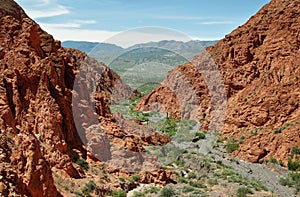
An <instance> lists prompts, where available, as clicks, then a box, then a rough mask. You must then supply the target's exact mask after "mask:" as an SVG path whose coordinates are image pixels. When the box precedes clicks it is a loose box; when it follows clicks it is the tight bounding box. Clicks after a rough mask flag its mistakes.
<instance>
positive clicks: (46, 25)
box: [40, 20, 97, 29]
mask: <svg viewBox="0 0 300 197" xmlns="http://www.w3.org/2000/svg"><path fill="white" fill-rule="evenodd" d="M95 23H97V22H96V21H94V20H72V21H71V22H66V23H40V25H41V26H42V27H44V28H45V29H47V28H64V29H68V28H81V26H82V25H89V24H95Z"/></svg>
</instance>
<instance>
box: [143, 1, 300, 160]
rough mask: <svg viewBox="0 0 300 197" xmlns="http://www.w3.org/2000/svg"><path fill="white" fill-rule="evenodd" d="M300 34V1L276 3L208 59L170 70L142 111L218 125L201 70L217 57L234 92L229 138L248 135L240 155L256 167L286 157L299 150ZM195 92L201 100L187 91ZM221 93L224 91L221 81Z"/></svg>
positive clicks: (204, 56)
mask: <svg viewBox="0 0 300 197" xmlns="http://www.w3.org/2000/svg"><path fill="white" fill-rule="evenodd" d="M299 29H300V1H298V0H297V1H286V0H272V1H271V2H270V3H269V4H267V5H266V6H264V7H263V8H262V9H261V10H260V11H259V12H258V13H257V14H255V15H254V16H252V17H251V18H250V19H249V21H248V22H247V23H246V24H244V25H243V26H241V27H238V28H237V29H236V30H234V31H233V32H232V33H230V34H229V35H227V36H226V37H225V38H224V39H222V40H221V41H219V42H218V43H217V44H216V45H215V46H212V47H209V48H208V49H207V50H206V54H201V55H199V56H196V57H195V58H194V60H193V61H192V63H188V64H185V65H182V66H178V67H176V68H175V69H174V70H172V71H170V73H169V74H168V76H167V78H166V80H165V81H164V82H163V83H162V84H160V86H158V87H157V88H156V89H155V90H154V91H153V92H152V93H151V94H149V95H147V96H146V97H144V98H143V99H142V100H141V102H140V103H139V104H138V106H137V109H139V110H148V109H149V108H151V107H153V106H154V107H157V106H159V107H158V108H159V109H161V110H165V111H167V112H168V113H169V114H171V115H173V116H174V117H176V118H195V117H196V118H197V119H198V120H201V121H203V129H207V128H208V125H209V124H208V123H210V122H211V121H218V119H214V120H212V119H210V118H211V117H212V116H211V114H210V113H211V111H212V109H213V108H214V106H213V105H211V94H210V93H211V91H210V89H209V88H208V87H207V84H206V83H205V82H206V80H207V79H205V77H204V76H203V73H204V72H205V71H207V70H209V68H206V69H201V68H204V67H205V65H206V62H207V56H210V57H209V59H210V61H213V62H214V65H216V66H217V68H218V70H219V71H220V74H221V76H222V78H223V80H224V85H225V90H226V95H227V99H226V101H227V110H226V120H225V125H224V127H223V128H222V133H223V134H224V135H227V136H229V137H231V138H235V139H237V140H239V139H240V137H241V136H244V137H246V140H245V142H244V143H243V144H241V145H240V149H239V150H238V151H236V152H235V153H234V154H236V155H238V156H240V157H242V158H244V159H247V160H250V161H252V162H258V160H260V159H266V158H271V157H273V158H276V159H278V160H285V159H287V157H288V155H289V153H290V151H291V148H292V147H293V146H298V147H299V146H300V122H299V121H300V108H299V103H300V78H299V76H300V67H299V65H300V59H299V56H300V49H299V47H300V31H299ZM199 68H200V71H201V72H202V74H201V72H199ZM209 77H212V76H211V75H210V76H209ZM209 77H208V78H209ZM212 81H213V80H212ZM188 88H190V89H191V90H192V92H193V93H192V94H190V95H191V96H194V97H196V99H195V98H192V99H191V96H189V94H187V93H186V92H188V91H187V89H188ZM214 88H215V90H214V91H213V92H217V93H218V90H219V89H220V88H222V84H221V85H220V84H219V85H218V84H216V85H215V86H214ZM221 98H224V97H223V96H221ZM191 101H192V102H194V104H193V105H190V106H193V107H194V108H193V109H192V110H189V111H188V113H186V112H185V110H184V106H185V105H186V103H187V102H191ZM215 102H219V103H222V102H223V101H222V99H219V100H218V99H216V100H215ZM157 103H160V104H159V105H158V104H157ZM197 113H198V114H197ZM193 114H194V115H193ZM275 133H278V134H275Z"/></svg>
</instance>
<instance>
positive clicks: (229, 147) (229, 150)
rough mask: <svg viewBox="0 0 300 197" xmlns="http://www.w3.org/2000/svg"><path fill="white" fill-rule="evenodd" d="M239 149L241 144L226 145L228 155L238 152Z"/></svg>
mask: <svg viewBox="0 0 300 197" xmlns="http://www.w3.org/2000/svg"><path fill="white" fill-rule="evenodd" d="M238 149H239V144H237V143H235V142H229V143H227V144H226V152H227V153H232V152H233V151H236V150H238Z"/></svg>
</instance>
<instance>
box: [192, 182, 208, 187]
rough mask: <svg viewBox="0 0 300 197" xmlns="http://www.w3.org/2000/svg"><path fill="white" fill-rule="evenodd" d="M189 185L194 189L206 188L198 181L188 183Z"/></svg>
mask: <svg viewBox="0 0 300 197" xmlns="http://www.w3.org/2000/svg"><path fill="white" fill-rule="evenodd" d="M189 184H190V186H192V187H196V188H206V186H205V185H204V184H203V183H201V182H199V181H197V182H194V181H190V182H189Z"/></svg>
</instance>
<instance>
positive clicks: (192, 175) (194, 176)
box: [188, 172, 197, 179]
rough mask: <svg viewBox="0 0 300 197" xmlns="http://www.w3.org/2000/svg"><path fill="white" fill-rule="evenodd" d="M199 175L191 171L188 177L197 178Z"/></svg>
mask: <svg viewBox="0 0 300 197" xmlns="http://www.w3.org/2000/svg"><path fill="white" fill-rule="evenodd" d="M196 177H197V176H196V174H195V172H190V173H189V174H188V178H189V179H195V178H196Z"/></svg>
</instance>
